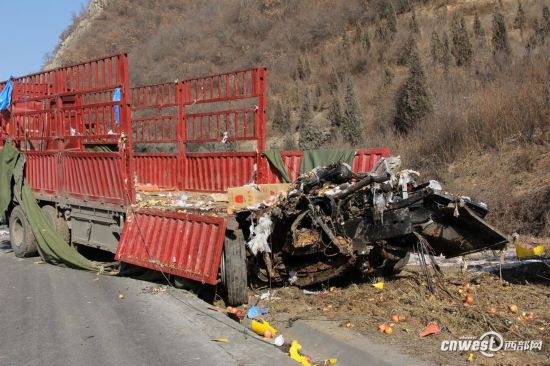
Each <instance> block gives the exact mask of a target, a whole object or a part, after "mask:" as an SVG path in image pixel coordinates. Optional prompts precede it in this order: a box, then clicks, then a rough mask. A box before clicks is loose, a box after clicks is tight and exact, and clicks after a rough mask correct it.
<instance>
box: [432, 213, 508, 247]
mask: <svg viewBox="0 0 550 366" xmlns="http://www.w3.org/2000/svg"><path fill="white" fill-rule="evenodd" d="M457 214H458V215H457ZM432 218H433V222H432V223H430V224H428V225H427V226H425V227H424V228H423V230H422V235H424V237H425V238H426V240H427V241H428V242H429V243H430V245H431V246H432V248H433V249H434V250H435V252H436V254H443V255H444V256H445V257H446V258H452V257H456V256H460V255H465V254H470V253H475V252H479V251H482V250H500V249H504V248H505V247H506V244H507V243H508V239H507V238H506V236H505V235H504V234H502V233H501V232H499V231H498V230H497V229H495V228H493V227H492V226H491V225H489V224H488V223H487V222H485V221H484V220H483V219H482V218H480V217H479V216H478V215H477V214H476V213H475V212H474V211H472V210H471V209H470V208H468V207H467V206H464V207H458V209H457V210H456V209H455V208H453V207H445V208H442V209H440V210H439V211H438V212H437V213H436V214H434V215H433V217H432Z"/></svg>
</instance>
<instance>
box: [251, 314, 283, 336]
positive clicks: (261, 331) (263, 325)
mask: <svg viewBox="0 0 550 366" xmlns="http://www.w3.org/2000/svg"><path fill="white" fill-rule="evenodd" d="M250 329H252V331H253V332H254V333H256V334H258V335H260V336H262V337H265V338H271V337H274V336H276V335H277V329H275V328H273V327H272V326H271V325H270V324H269V323H268V322H267V321H265V320H256V319H252V320H251V321H250Z"/></svg>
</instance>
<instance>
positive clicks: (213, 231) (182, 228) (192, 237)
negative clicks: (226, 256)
mask: <svg viewBox="0 0 550 366" xmlns="http://www.w3.org/2000/svg"><path fill="white" fill-rule="evenodd" d="M225 227H226V221H225V219H224V218H221V217H212V216H198V215H189V214H183V213H177V212H163V211H155V210H139V211H136V212H133V211H132V210H129V211H128V214H127V219H126V223H125V224H124V229H123V230H122V234H121V238H120V243H119V245H118V248H117V252H116V256H115V259H116V260H120V261H123V262H127V263H132V264H135V265H138V266H142V267H146V268H150V269H153V270H157V271H163V272H165V273H170V274H173V275H176V276H181V277H184V278H189V279H192V280H195V281H200V282H203V283H208V284H211V285H215V284H216V283H217V279H218V268H219V265H220V259H221V254H222V248H223V241H224V237H225Z"/></svg>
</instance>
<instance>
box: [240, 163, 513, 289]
mask: <svg viewBox="0 0 550 366" xmlns="http://www.w3.org/2000/svg"><path fill="white" fill-rule="evenodd" d="M400 167H401V160H400V158H399V157H390V158H386V159H381V160H380V161H379V162H378V164H377V165H376V166H375V167H374V169H373V170H372V171H371V172H369V173H365V174H355V173H353V171H352V170H351V168H350V166H349V165H347V164H345V163H333V164H330V165H328V166H326V167H319V168H316V169H314V170H312V171H310V172H308V173H305V174H302V175H301V176H299V177H298V179H297V180H296V181H295V182H294V183H293V184H292V185H291V186H290V189H289V190H288V191H287V192H284V193H282V194H280V195H279V197H278V199H277V200H276V201H275V204H272V205H270V206H268V205H263V206H261V207H257V208H256V209H255V210H253V211H243V212H241V214H240V215H241V216H242V218H243V220H245V221H248V220H251V221H252V222H256V225H254V224H252V225H251V226H250V228H249V229H248V230H246V229H247V228H245V236H248V238H249V240H248V247H249V249H250V252H251V254H249V255H250V256H251V257H252V258H249V259H250V260H249V261H248V263H249V266H250V270H251V272H252V273H254V274H255V275H256V276H257V278H258V279H259V280H261V281H265V282H268V281H270V282H271V283H285V282H289V283H290V284H293V285H296V286H308V285H312V284H316V283H320V282H323V281H326V280H329V279H331V278H334V277H337V276H339V275H342V274H344V273H345V272H349V271H352V270H355V271H358V272H359V273H360V274H362V275H364V276H371V275H372V276H374V275H392V274H396V273H398V272H399V271H400V270H401V269H402V268H403V267H404V266H405V265H406V264H407V262H408V260H409V255H410V253H411V252H422V253H426V254H427V255H430V256H434V255H436V256H438V255H443V256H445V257H446V258H450V257H456V256H462V255H465V254H470V253H474V252H478V251H482V250H500V249H503V248H505V246H506V244H507V242H508V240H507V238H506V237H505V236H504V235H503V234H501V233H500V232H499V231H498V230H496V229H495V228H493V227H491V226H490V225H489V224H488V223H486V222H485V221H484V220H483V218H484V217H485V215H486V214H487V212H488V209H487V205H486V204H485V203H483V202H480V201H477V200H475V199H472V198H470V197H466V196H460V195H453V194H449V193H446V192H444V191H443V190H442V188H441V185H440V184H439V183H438V182H437V181H434V180H430V181H428V182H425V183H418V182H417V180H418V178H419V173H417V172H415V171H413V170H401V169H400ZM250 215H252V217H250ZM245 216H246V219H245ZM432 258H433V257H432Z"/></svg>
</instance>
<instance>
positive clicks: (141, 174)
mask: <svg viewBox="0 0 550 366" xmlns="http://www.w3.org/2000/svg"><path fill="white" fill-rule="evenodd" d="M134 161H135V168H136V175H137V181H138V183H140V184H148V183H149V184H156V185H158V186H159V187H162V188H176V187H177V186H178V176H177V156H176V155H175V154H170V153H165V154H163V153H155V154H153V153H147V154H135V155H134Z"/></svg>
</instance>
